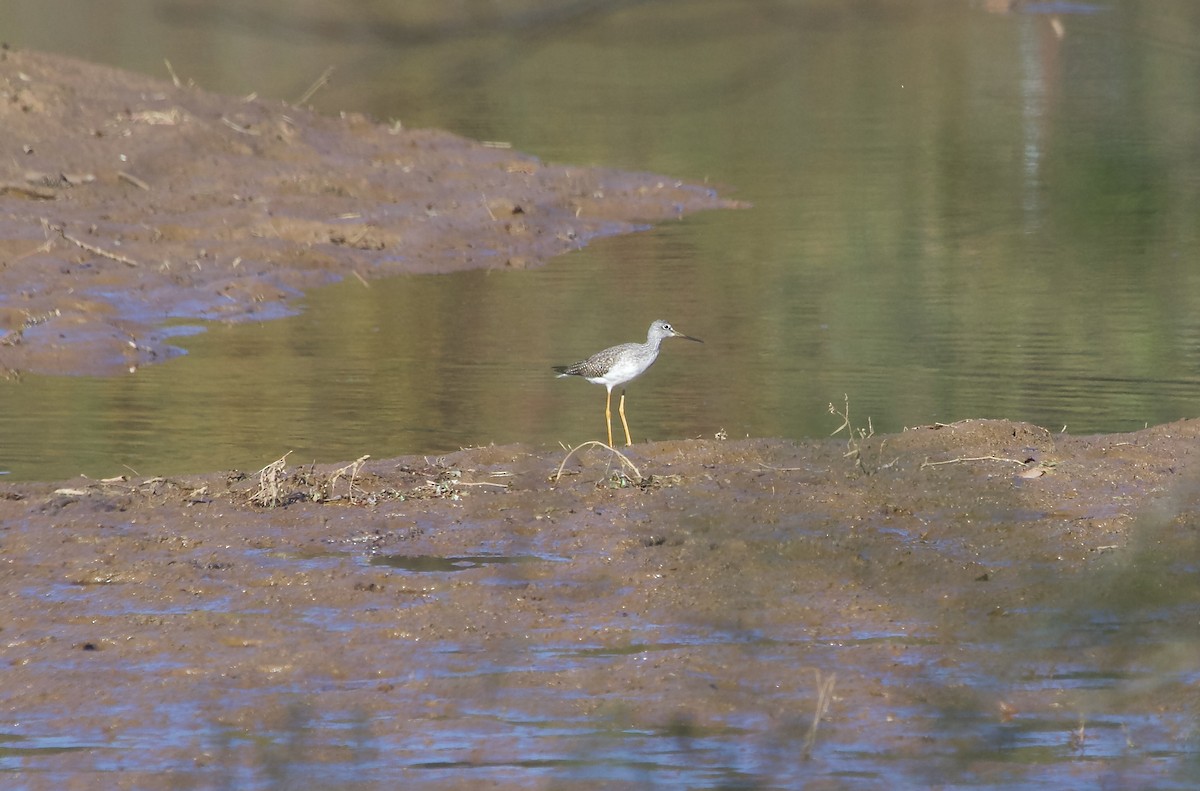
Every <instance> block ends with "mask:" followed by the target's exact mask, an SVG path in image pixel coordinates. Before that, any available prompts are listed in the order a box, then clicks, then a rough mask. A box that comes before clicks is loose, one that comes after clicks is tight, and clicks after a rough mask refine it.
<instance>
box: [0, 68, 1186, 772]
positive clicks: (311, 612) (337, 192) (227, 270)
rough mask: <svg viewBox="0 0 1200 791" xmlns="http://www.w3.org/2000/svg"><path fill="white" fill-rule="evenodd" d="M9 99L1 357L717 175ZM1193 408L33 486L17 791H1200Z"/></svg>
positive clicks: (522, 231)
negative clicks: (1183, 416)
mask: <svg viewBox="0 0 1200 791" xmlns="http://www.w3.org/2000/svg"><path fill="white" fill-rule="evenodd" d="M0 96H2V97H3V101H2V102H0V123H3V125H4V128H5V132H6V134H5V139H6V145H8V146H9V152H8V156H6V157H5V158H4V160H3V163H2V164H0V169H3V172H2V173H0V209H2V211H0V261H2V262H3V266H2V268H0V328H3V331H4V333H5V334H4V336H3V338H2V339H0V344H2V345H0V365H3V366H4V367H5V369H6V370H8V371H26V370H28V371H44V372H55V373H76V372H92V373H95V372H105V371H111V370H114V369H122V368H125V367H128V366H130V365H137V364H139V363H141V362H145V361H147V360H153V359H156V358H162V357H163V356H165V355H167V354H169V353H170V352H169V346H168V341H169V337H170V330H169V328H167V329H164V328H163V326H162V323H163V322H164V321H166V320H172V321H187V320H194V319H201V318H203V319H208V318H229V319H239V318H246V317H250V316H259V315H264V314H265V315H275V314H276V313H277V312H278V311H280V309H281V306H285V305H286V303H287V301H288V300H290V299H291V298H292V297H293V296H295V295H296V294H297V293H298V292H299V290H301V289H304V288H306V287H309V286H311V285H313V284H315V283H319V282H324V281H326V280H328V279H330V278H332V277H337V276H346V275H347V274H351V273H356V274H358V275H360V276H362V277H375V276H381V275H385V274H391V273H396V272H432V271H447V270H449V269H453V268H461V267H467V266H498V265H510V266H523V265H526V264H529V263H533V262H536V261H540V260H542V259H544V258H545V257H547V256H550V255H553V254H556V253H559V252H562V251H564V250H567V249H569V248H571V247H574V246H577V245H578V244H580V243H581V241H582V240H585V239H587V238H589V237H591V236H594V235H595V234H601V233H614V232H620V231H624V230H629V229H631V228H633V227H634V226H633V225H632V224H631V223H632V222H633V221H634V220H646V219H658V218H664V217H668V216H674V215H676V214H678V213H679V212H685V211H691V210H695V209H702V208H709V207H715V206H719V205H724V204H722V202H721V201H719V200H718V199H716V198H715V197H714V196H713V195H712V194H711V193H709V192H708V191H706V190H701V189H696V188H692V187H688V186H686V185H679V184H676V183H674V182H669V181H664V180H663V179H661V178H659V177H654V176H640V175H630V174H624V173H615V172H602V171H595V170H587V169H578V168H568V167H557V166H547V165H543V164H541V163H540V162H538V161H536V160H534V159H531V158H529V157H525V156H522V155H520V154H516V153H514V152H511V151H507V150H504V149H497V148H488V147H484V146H481V145H478V144H474V143H470V142H468V141H465V140H462V139H459V138H456V137H453V136H451V135H448V134H444V133H440V132H427V131H409V130H403V129H399V128H388V127H385V126H379V125H376V124H374V123H372V122H370V121H368V120H366V119H364V118H360V117H346V118H341V119H327V118H320V117H316V116H313V115H311V114H309V113H308V112H306V111H303V110H299V109H297V108H293V107H288V106H284V105H278V104H271V103H268V102H262V101H257V100H250V101H239V100H235V99H228V98H222V97H214V96H211V95H207V94H205V93H203V92H201V91H198V90H195V89H192V88H187V87H182V88H181V87H174V86H171V85H169V84H163V83H161V82H156V81H153V80H149V79H146V78H142V77H137V76H134V75H128V74H122V73H119V72H115V71H111V70H106V69H102V68H98V67H93V66H87V65H84V64H79V63H74V62H71V61H65V60H62V59H58V58H51V57H47V56H42V55H36V54H30V53H14V52H5V53H4V54H3V56H2V57H0ZM1198 435H1200V423H1197V422H1195V421H1184V422H1180V423H1174V424H1170V425H1166V426H1160V427H1156V428H1151V429H1147V430H1144V431H1141V432H1138V433H1134V434H1128V435H1114V436H1101V437H1070V436H1065V435H1052V434H1050V433H1048V432H1046V431H1044V430H1042V429H1039V428H1036V427H1033V426H1029V425H1025V424H1019V423H1009V422H1004V421H967V422H963V423H958V424H954V425H950V426H933V427H924V428H917V429H912V430H909V431H906V432H903V433H901V434H898V435H893V436H888V437H870V438H863V437H862V435H861V434H860V435H859V441H858V442H857V443H855V444H854V446H851V445H848V443H847V442H846V441H845V440H844V439H837V440H828V441H823V442H790V441H783V440H770V439H755V440H741V441H726V440H713V441H694V440H693V441H680V442H664V443H654V444H646V445H639V446H636V447H634V448H632V449H630V451H629V453H628V463H626V462H625V461H622V460H621V459H620V458H618V457H617V456H615V455H613V454H612V453H611V452H609V451H608V450H605V449H601V448H597V447H594V446H592V447H586V448H583V449H581V450H579V451H578V452H576V453H574V454H573V455H571V456H570V457H569V458H568V459H566V460H565V464H564V465H563V474H562V475H561V477H558V476H557V475H556V472H557V470H558V468H559V465H560V463H563V462H564V457H565V456H566V455H567V454H566V453H565V452H562V451H557V450H555V451H547V450H545V449H535V448H528V447H522V446H512V447H498V448H483V449H472V450H464V451H461V452H458V453H454V454H450V455H447V456H445V457H441V458H436V459H434V458H406V459H392V460H382V461H381V460H368V461H366V462H365V463H363V464H361V465H360V464H354V465H348V466H346V467H342V468H339V467H338V466H336V465H333V466H324V467H318V468H309V467H301V466H296V465H281V466H280V467H279V468H275V469H268V470H266V471H264V472H262V473H251V474H248V475H246V474H242V473H220V474H215V473H214V474H206V475H195V476H188V477H181V478H175V479H162V478H138V479H131V480H125V479H121V480H110V481H94V480H83V479H78V480H73V481H68V482H63V483H53V484H52V483H5V484H3V485H0V600H2V601H3V602H5V606H4V608H3V611H2V612H0V659H2V661H3V664H4V668H5V675H4V680H5V683H4V687H3V693H2V694H0V712H3V715H4V723H3V724H2V725H0V786H3V787H8V788H54V789H73V788H80V789H82V788H89V789H90V788H101V787H102V788H149V789H159V788H162V789H168V788H238V789H243V788H306V789H324V788H329V789H333V788H338V789H345V788H352V789H367V788H370V789H375V788H401V787H435V788H462V787H469V786H480V785H482V786H486V787H496V788H549V787H555V788H580V787H589V788H593V787H594V788H645V787H649V786H656V785H657V786H661V787H670V788H676V787H726V788H733V787H736V788H756V787H798V786H806V787H813V788H845V787H855V788H894V787H897V785H898V784H899V785H904V784H908V785H917V786H925V785H939V784H958V783H968V784H984V785H986V784H1005V783H1012V782H1016V783H1020V782H1030V781H1033V780H1041V781H1047V780H1048V781H1049V782H1050V783H1051V784H1053V785H1055V786H1056V787H1096V786H1103V785H1106V784H1107V786H1108V787H1144V786H1154V787H1159V788H1163V787H1187V786H1188V785H1189V783H1191V782H1194V781H1195V779H1196V777H1197V774H1198V773H1200V767H1198V765H1197V759H1196V755H1197V749H1196V740H1197V735H1196V734H1197V732H1198V730H1200V729H1198V728H1197V724H1196V715H1195V712H1196V711H1197V710H1200V700H1198V698H1200V675H1198V673H1197V661H1196V657H1197V656H1200V645H1198V643H1200V639H1198V635H1200V630H1198V629H1197V625H1196V624H1197V605H1196V602H1197V601H1198V600H1200V595H1198V594H1200V591H1198V590H1197V579H1198V575H1197V573H1196V569H1197V562H1196V560H1197V535H1198V534H1197V528H1196V525H1197V524H1198V523H1200V520H1198V513H1197V511H1198V498H1197V491H1198V489H1197V485H1196V484H1197V480H1198V476H1200V469H1198V468H1197V465H1196V453H1195V450H1196V448H1197V447H1200V445H1198V442H1197V441H1198V439H1200V436H1198ZM855 449H856V450H857V456H855V455H854V454H853V453H852V454H851V455H850V456H847V451H848V450H855ZM822 693H824V694H822ZM819 711H823V712H824V714H823V716H821V717H818V716H817V714H818V712H819Z"/></svg>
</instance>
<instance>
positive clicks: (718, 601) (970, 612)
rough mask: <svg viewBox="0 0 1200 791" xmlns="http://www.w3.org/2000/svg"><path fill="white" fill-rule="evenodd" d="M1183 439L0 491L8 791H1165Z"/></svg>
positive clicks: (908, 436) (1180, 563) (1193, 590)
mask: <svg viewBox="0 0 1200 791" xmlns="http://www.w3.org/2000/svg"><path fill="white" fill-rule="evenodd" d="M1198 435H1200V422H1196V421H1186V422H1182V423H1176V424H1170V425H1166V426H1161V427H1157V428H1152V429H1148V430H1145V431H1141V432H1138V433H1135V434H1128V435H1115V436H1102V437H1070V436H1065V435H1051V434H1050V433H1048V432H1046V431H1044V430H1042V429H1039V428H1036V427H1033V426H1029V425H1026V424H1019V423H1010V422H1004V421H967V422H964V423H959V424H954V425H950V426H935V427H925V428H918V429H911V430H909V431H906V432H904V433H902V434H899V435H894V436H889V437H886V438H872V439H870V440H867V441H866V442H865V444H864V445H863V446H862V447H860V450H861V451H863V458H864V465H863V466H862V467H859V466H858V465H857V464H856V463H855V462H854V460H853V459H847V458H846V457H845V456H844V454H845V452H846V448H847V445H846V443H845V442H842V441H823V442H803V443H796V442H788V441H780V440H742V441H721V440H714V441H696V440H691V441H680V442H663V443H654V444H647V445H641V446H636V447H634V448H632V449H631V450H630V453H629V455H628V461H629V464H630V465H632V466H629V465H627V464H626V463H624V462H622V461H621V460H620V459H618V458H617V457H615V456H613V455H612V454H611V453H610V452H609V451H608V450H606V449H600V448H596V447H587V448H583V449H581V450H579V451H578V452H576V453H575V454H573V455H572V456H570V458H569V459H567V460H566V463H565V465H564V470H563V474H562V476H561V478H557V479H556V476H557V470H558V466H559V464H560V463H561V462H562V460H563V458H564V456H566V454H565V453H562V452H554V453H547V452H546V451H544V450H533V449H530V448H526V447H522V446H510V447H495V448H484V449H472V450H464V451H461V452H457V453H454V454H450V455H447V456H445V457H441V458H436V459H432V458H407V459H393V460H386V461H374V460H370V461H367V462H366V463H364V464H362V465H360V466H357V467H355V466H353V465H351V466H350V467H345V468H334V467H318V468H315V469H313V468H310V467H294V466H292V467H286V468H284V469H276V470H274V471H268V472H267V473H264V474H262V475H260V474H252V475H248V476H247V475H241V474H236V473H233V474H220V475H217V474H211V475H200V476H191V477H185V478H178V479H171V480H165V479H157V478H155V479H141V480H118V481H109V482H97V481H90V480H75V481H69V482H66V483H61V484H10V485H7V486H5V487H3V489H2V490H0V547H2V551H0V559H2V561H3V572H2V573H0V597H2V600H3V601H5V602H6V606H5V611H4V617H3V622H2V624H0V636H2V638H3V658H4V662H5V667H6V669H5V687H4V694H3V711H4V716H5V718H6V719H7V721H8V722H9V723H12V724H11V725H9V726H6V727H4V728H2V729H0V730H3V731H6V732H8V733H10V734H11V738H13V739H14V741H13V742H11V743H10V744H9V745H8V747H9V748H10V749H9V751H8V753H7V755H8V756H9V758H8V761H9V763H8V765H7V768H9V769H10V770H14V769H15V770H18V771H15V773H14V774H12V776H13V777H16V778H20V779H21V780H22V781H25V782H36V781H37V780H39V779H42V780H44V781H46V782H47V785H45V786H36V785H32V786H28V787H55V788H85V787H97V786H95V785H91V784H89V783H94V782H95V781H96V777H95V773H98V772H115V771H116V770H115V767H123V768H124V771H123V772H122V773H120V774H114V775H113V777H112V778H111V779H110V780H106V781H105V782H104V783H102V785H104V787H111V788H120V787H130V788H197V787H205V788H207V787H219V788H224V787H237V788H252V787H270V788H278V787H289V788H290V787H305V788H393V787H402V786H405V784H414V785H415V786H416V787H438V788H460V787H467V786H469V785H474V784H476V783H477V782H480V781H485V780H486V781H487V783H488V784H489V787H500V788H530V787H561V788H565V787H571V788H575V787H596V788H613V787H620V788H625V787H628V788H642V787H648V786H653V785H656V784H660V785H661V786H662V787H742V788H752V787H779V786H794V785H797V784H801V783H802V782H808V781H822V780H823V781H824V782H823V783H822V782H818V783H817V785H816V786H814V787H828V788H843V787H862V788H892V787H896V786H895V785H894V783H895V782H896V780H897V778H901V777H905V778H907V780H908V782H917V783H920V784H923V783H927V782H928V783H933V782H951V783H952V782H954V781H955V779H959V780H961V779H963V778H964V777H965V778H969V779H970V782H972V783H984V784H987V783H991V782H996V783H1003V782H1008V781H1012V780H1014V779H1017V780H1020V779H1021V778H1024V779H1025V780H1029V779H1032V778H1036V777H1041V778H1047V777H1049V778H1058V779H1059V780H1063V779H1064V778H1068V779H1069V782H1067V786H1073V787H1074V786H1076V784H1081V785H1082V786H1085V787H1098V786H1099V785H1103V783H1105V782H1108V783H1116V785H1111V786H1110V787H1141V786H1144V785H1146V784H1150V785H1155V787H1171V783H1170V782H1169V781H1170V780H1171V778H1174V777H1179V775H1178V773H1179V772H1180V771H1182V770H1180V768H1179V766H1180V762H1184V763H1186V760H1187V759H1186V756H1189V755H1190V756H1192V757H1191V760H1192V762H1193V763H1192V764H1191V766H1192V770H1193V772H1194V769H1195V764H1194V760H1195V759H1194V755H1195V738H1196V736H1195V730H1194V724H1195V712H1196V711H1197V710H1200V709H1198V707H1200V684H1197V683H1196V676H1195V669H1196V660H1195V657H1196V656H1197V648H1198V647H1200V646H1198V645H1197V643H1198V642H1200V640H1198V635H1200V631H1198V630H1197V629H1196V603H1195V602H1196V600H1197V582H1196V574H1195V568H1196V565H1195V560H1196V558H1197V529H1196V525H1197V524H1198V514H1197V507H1198V505H1200V502H1198V499H1197V497H1196V494H1197V489H1196V485H1195V484H1196V480H1197V477H1196V476H1197V472H1198V470H1197V466H1196V453H1195V449H1196V448H1197V447H1200V445H1198V444H1197V440H1198V439H1200V436H1198ZM881 451H882V452H881ZM877 461H878V466H875V465H876V464H877ZM634 467H636V471H635V470H634ZM867 473H870V474H867ZM1147 572H1149V573H1147ZM1097 613H1103V615H1102V616H1100V617H1098V616H1097ZM1122 635H1124V637H1125V639H1122ZM1189 673H1190V674H1191V675H1190V676H1189V675H1188V674H1189ZM1189 679H1190V680H1189ZM1105 680H1110V681H1111V683H1105ZM822 684H830V685H831V686H830V687H829V688H828V691H829V692H831V694H830V695H829V698H828V709H827V710H826V713H825V716H824V718H823V719H822V720H821V722H820V725H819V728H818V729H817V730H816V732H815V733H814V732H812V731H811V730H810V728H811V727H812V722H813V715H814V711H815V710H816V707H817V706H818V697H819V696H818V690H819V689H821V685H822ZM16 739H20V740H19V741H16ZM53 747H57V748H58V749H57V750H55V749H52V748H53ZM1151 753H1152V754H1153V757H1150V754H1151ZM3 760H4V759H2V758H0V765H2V762H3ZM1059 764H1062V767H1060V769H1061V771H1062V772H1063V773H1064V774H1058V775H1054V774H1050V775H1047V772H1050V771H1052V770H1054V769H1055V768H1056V767H1059ZM280 773H282V774H280ZM323 773H324V774H323ZM280 777H283V778H285V779H286V778H289V777H290V778H292V779H293V780H295V779H296V778H305V779H306V782H305V783H304V784H302V785H301V786H297V785H287V784H286V783H283V781H281V780H280ZM1185 777H1186V776H1185ZM87 778H90V780H88V779H87ZM321 778H325V779H324V780H322V779H321ZM347 778H353V779H354V782H349V781H348V780H347ZM1191 779H1193V780H1194V774H1193V775H1192V776H1191ZM72 782H77V783H78V784H74V785H73V784H72ZM272 782H276V783H283V784H277V785H272V784H271V783H272ZM122 783H126V784H127V785H122ZM262 783H266V785H261V784H262ZM405 787H407V786H405ZM1058 787H1064V786H1062V785H1059V786H1058ZM1181 787H1183V786H1181Z"/></svg>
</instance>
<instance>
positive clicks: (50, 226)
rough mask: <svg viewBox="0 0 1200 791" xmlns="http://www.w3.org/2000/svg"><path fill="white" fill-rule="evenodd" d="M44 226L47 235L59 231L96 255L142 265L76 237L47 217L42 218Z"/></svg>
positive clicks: (72, 241)
mask: <svg viewBox="0 0 1200 791" xmlns="http://www.w3.org/2000/svg"><path fill="white" fill-rule="evenodd" d="M42 228H43V229H44V230H45V232H46V235H47V236H49V235H50V233H51V232H54V233H57V234H58V235H59V236H61V237H62V238H63V239H66V240H67V241H68V242H70V243H71V244H73V245H76V246H77V247H80V248H82V249H84V250H87V251H88V252H89V253H92V254H94V255H98V256H101V257H103V258H108V259H110V260H113V261H119V262H121V263H122V264H125V265H126V266H141V264H139V263H138V262H137V261H134V260H133V259H132V258H128V257H126V256H123V255H121V254H120V253H113V252H110V251H108V250H105V249H104V248H102V247H97V246H96V245H94V244H88V243H87V242H85V241H83V240H82V239H76V238H75V237H74V236H71V234H69V233H67V229H66V228H64V227H63V226H61V225H55V224H54V223H52V222H50V221H49V220H47V219H46V218H45V217H43V218H42Z"/></svg>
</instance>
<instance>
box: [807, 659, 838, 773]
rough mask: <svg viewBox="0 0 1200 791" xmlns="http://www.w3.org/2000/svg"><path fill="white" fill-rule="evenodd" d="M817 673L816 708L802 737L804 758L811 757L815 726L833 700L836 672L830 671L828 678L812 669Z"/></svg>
mask: <svg viewBox="0 0 1200 791" xmlns="http://www.w3.org/2000/svg"><path fill="white" fill-rule="evenodd" d="M813 672H814V673H816V674H817V708H816V710H815V711H814V712H813V719H812V724H811V725H809V726H808V736H806V737H805V739H804V749H803V750H802V751H801V755H803V757H804V759H805V760H808V759H809V758H811V757H812V750H813V745H814V744H816V741H817V728H818V727H820V725H821V718H822V717H824V716H825V714H826V712H828V711H829V704H830V703H832V702H833V685H834V683H836V682H837V673H830V674H829V677H828V678H825V677H823V676H822V675H821V671H820V670H819V669H814V671H813Z"/></svg>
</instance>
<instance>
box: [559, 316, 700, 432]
mask: <svg viewBox="0 0 1200 791" xmlns="http://www.w3.org/2000/svg"><path fill="white" fill-rule="evenodd" d="M667 338H683V339H684V340H689V341H695V342H696V343H704V341H702V340H700V339H699V338H693V337H692V336H690V335H684V334H683V333H682V332H679V331H678V330H676V329H675V328H674V327H672V326H671V325H670V324H668V323H667V322H665V321H663V320H662V319H657V320H655V321H654V322H653V323H652V324H651V325H650V331H649V332H648V333H646V342H645V343H622V344H620V345H618V346H610V347H609V348H607V349H605V350H604V351H602V352H596V353H595V354H593V355H592V356H591V357H589V358H587V359H586V360H580V361H579V362H577V363H574V364H572V365H556V366H554V370H555V371H556V372H557V373H558V375H559V377H560V378H561V377H564V376H582V377H583V378H584V379H586V380H588V381H589V382H592V383H593V384H598V385H604V386H605V387H606V388H607V389H608V395H607V396H606V397H605V400H604V420H605V425H606V426H607V427H608V445H609V447H612V444H613V438H612V391H613V388H614V387H616V386H617V385H623V384H625V383H626V382H628V381H631V380H633V379H636V378H637V377H639V376H641V375H642V374H644V373H645V372H646V369H647V368H649V367H650V366H651V365H653V364H654V361H655V360H657V359H658V347H659V346H661V345H662V342H663V341H664V340H666V339H667ZM617 411H618V412H619V413H620V415H621V425H622V426H624V427H625V444H626V445H627V446H628V445H632V444H633V440H632V439H630V437H629V423H628V422H626V420H625V390H624V388H622V390H621V404H620V407H619V408H618V410H617Z"/></svg>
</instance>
